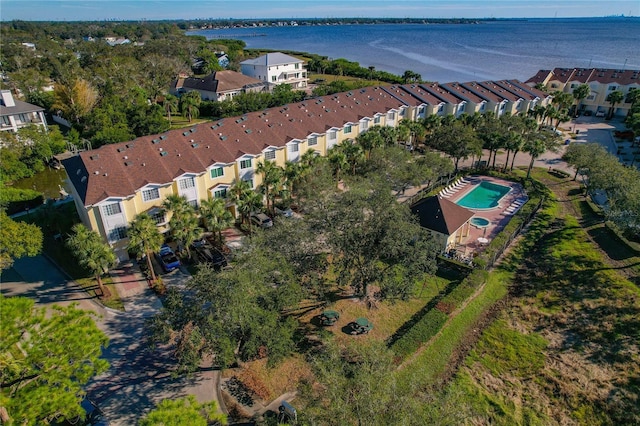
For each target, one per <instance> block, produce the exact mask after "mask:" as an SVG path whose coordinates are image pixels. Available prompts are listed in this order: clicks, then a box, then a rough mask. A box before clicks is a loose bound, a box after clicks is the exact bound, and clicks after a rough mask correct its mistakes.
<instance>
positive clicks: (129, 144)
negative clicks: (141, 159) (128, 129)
mask: <svg viewBox="0 0 640 426" xmlns="http://www.w3.org/2000/svg"><path fill="white" fill-rule="evenodd" d="M126 146H127V148H133V147H134V146H135V145H134V144H132V143H128V144H127V145H126Z"/></svg>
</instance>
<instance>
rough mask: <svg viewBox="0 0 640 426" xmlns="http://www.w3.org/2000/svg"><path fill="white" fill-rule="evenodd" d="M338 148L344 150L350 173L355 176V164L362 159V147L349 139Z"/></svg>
mask: <svg viewBox="0 0 640 426" xmlns="http://www.w3.org/2000/svg"><path fill="white" fill-rule="evenodd" d="M340 149H341V150H342V152H344V155H345V156H346V157H347V163H348V164H349V165H350V166H351V174H352V175H354V176H355V174H356V166H357V165H358V164H359V163H361V162H362V161H363V160H364V151H363V149H362V147H361V146H360V145H358V144H355V143H353V140H351V139H349V140H346V141H345V142H344V143H343V144H341V145H340Z"/></svg>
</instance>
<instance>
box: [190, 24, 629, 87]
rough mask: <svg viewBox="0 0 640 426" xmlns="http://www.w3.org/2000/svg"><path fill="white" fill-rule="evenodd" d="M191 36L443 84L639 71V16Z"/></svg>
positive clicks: (295, 28) (240, 30)
mask: <svg viewBox="0 0 640 426" xmlns="http://www.w3.org/2000/svg"><path fill="white" fill-rule="evenodd" d="M188 34H197V35H204V36H206V37H207V38H210V39H211V38H232V39H240V40H243V41H245V42H246V44H247V47H248V48H263V49H274V50H294V51H302V52H310V53H317V54H320V55H325V56H328V57H329V58H331V59H337V58H345V59H347V60H350V61H355V62H358V63H360V65H361V66H363V67H369V66H374V67H375V68H376V69H377V70H383V71H388V72H391V73H393V74H398V75H402V74H403V73H404V72H405V71H406V70H411V71H414V72H417V73H419V74H420V75H421V76H422V78H423V79H424V80H429V81H439V82H443V83H444V82H451V81H471V80H499V79H505V78H507V79H519V80H527V79H528V78H530V77H532V76H533V75H534V74H535V73H536V72H537V71H538V70H539V69H552V68H555V67H571V68H573V67H595V68H619V69H622V68H625V69H630V68H632V69H640V18H588V19H587V18H575V19H530V20H498V21H486V22H480V23H478V24H422V25H421V24H376V25H332V26H328V25H322V26H320V25H319V26H286V27H261V28H231V29H219V30H200V31H191V32H189V33H188ZM256 34H259V35H257V36H256ZM310 71H315V70H310Z"/></svg>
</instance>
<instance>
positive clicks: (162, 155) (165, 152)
mask: <svg viewBox="0 0 640 426" xmlns="http://www.w3.org/2000/svg"><path fill="white" fill-rule="evenodd" d="M167 154H168V153H167V151H162V152H161V153H160V157H164V156H165V155H167Z"/></svg>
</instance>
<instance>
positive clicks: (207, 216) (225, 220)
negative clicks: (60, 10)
mask: <svg viewBox="0 0 640 426" xmlns="http://www.w3.org/2000/svg"><path fill="white" fill-rule="evenodd" d="M200 216H201V217H202V221H203V222H204V227H205V228H206V229H207V231H210V232H215V233H216V234H217V236H218V241H219V242H220V244H223V243H224V241H223V239H222V230H224V229H226V228H229V227H230V226H231V225H233V215H232V214H231V212H230V211H229V210H228V209H227V207H226V205H225V201H224V199H222V198H211V199H208V200H202V202H201V203H200Z"/></svg>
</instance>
